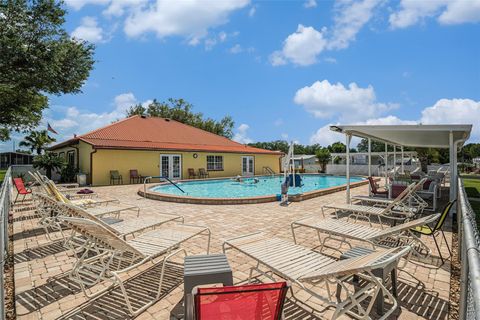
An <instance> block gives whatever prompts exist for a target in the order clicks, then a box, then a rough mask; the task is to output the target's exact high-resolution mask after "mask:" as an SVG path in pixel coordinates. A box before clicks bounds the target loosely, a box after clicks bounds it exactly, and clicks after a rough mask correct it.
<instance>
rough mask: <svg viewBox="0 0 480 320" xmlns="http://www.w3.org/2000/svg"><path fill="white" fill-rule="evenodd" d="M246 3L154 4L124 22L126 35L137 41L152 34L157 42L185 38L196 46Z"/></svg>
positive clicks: (160, 0) (186, 0)
mask: <svg viewBox="0 0 480 320" xmlns="http://www.w3.org/2000/svg"><path fill="white" fill-rule="evenodd" d="M249 2H250V1H249V0H228V1H214V0H209V1H200V0H183V1H168V0H157V1H156V2H155V3H152V4H150V5H148V6H145V7H144V8H139V9H136V10H133V11H132V12H131V13H130V15H129V16H128V17H127V19H126V21H125V27H124V30H125V33H126V34H127V35H128V36H129V37H139V36H142V35H143V34H145V33H148V32H153V33H155V34H156V35H157V36H158V37H159V38H164V37H167V36H185V37H187V38H188V39H190V41H189V43H191V44H195V43H198V39H201V38H203V37H205V36H206V35H207V33H208V29H210V28H212V27H216V26H219V25H222V24H224V23H226V22H227V21H228V16H229V15H230V13H232V12H233V11H235V10H238V9H241V8H244V7H246V6H247V5H248V4H249Z"/></svg>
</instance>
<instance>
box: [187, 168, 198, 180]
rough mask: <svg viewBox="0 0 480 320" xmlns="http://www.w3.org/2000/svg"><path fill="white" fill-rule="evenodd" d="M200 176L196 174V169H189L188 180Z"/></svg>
mask: <svg viewBox="0 0 480 320" xmlns="http://www.w3.org/2000/svg"><path fill="white" fill-rule="evenodd" d="M197 177H198V175H197V174H196V173H195V169H193V168H188V179H196V178H197Z"/></svg>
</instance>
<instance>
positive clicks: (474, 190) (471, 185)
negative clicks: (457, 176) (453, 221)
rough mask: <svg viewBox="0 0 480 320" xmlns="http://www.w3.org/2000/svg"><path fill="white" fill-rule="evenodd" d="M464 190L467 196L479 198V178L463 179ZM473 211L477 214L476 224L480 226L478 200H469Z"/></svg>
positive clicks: (479, 205)
mask: <svg viewBox="0 0 480 320" xmlns="http://www.w3.org/2000/svg"><path fill="white" fill-rule="evenodd" d="M463 185H464V186H465V192H466V193H467V196H468V197H469V198H480V179H463ZM470 204H471V206H472V209H473V211H475V213H476V214H477V226H478V227H479V228H480V201H473V200H472V201H470Z"/></svg>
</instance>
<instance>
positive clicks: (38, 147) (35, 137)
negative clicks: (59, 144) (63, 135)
mask: <svg viewBox="0 0 480 320" xmlns="http://www.w3.org/2000/svg"><path fill="white" fill-rule="evenodd" d="M55 141H56V140H55V138H52V137H50V136H49V135H48V133H47V130H41V131H30V134H29V135H28V136H25V137H24V138H23V141H21V142H20V146H22V147H27V148H29V149H30V150H31V151H32V152H33V151H36V152H37V154H41V153H42V151H43V150H45V147H46V146H47V145H49V144H50V143H52V142H55Z"/></svg>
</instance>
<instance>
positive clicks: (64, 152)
mask: <svg viewBox="0 0 480 320" xmlns="http://www.w3.org/2000/svg"><path fill="white" fill-rule="evenodd" d="M69 151H73V152H74V154H75V157H74V159H75V164H74V165H77V150H76V149H75V148H73V147H63V148H59V149H55V150H53V151H52V152H53V153H56V154H57V155H58V156H61V157H62V158H63V159H64V160H65V161H66V160H67V152H69Z"/></svg>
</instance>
